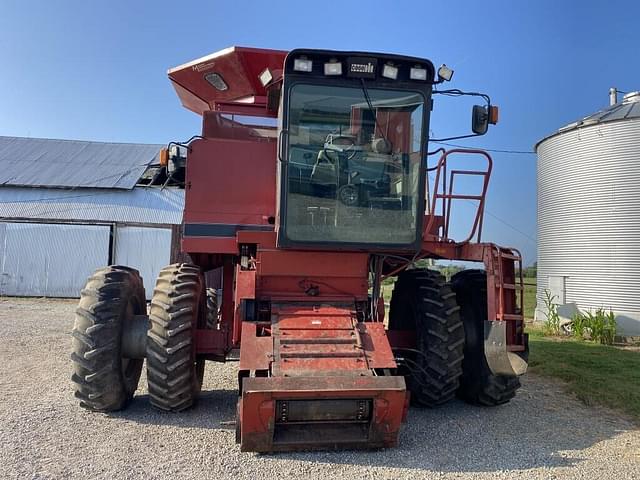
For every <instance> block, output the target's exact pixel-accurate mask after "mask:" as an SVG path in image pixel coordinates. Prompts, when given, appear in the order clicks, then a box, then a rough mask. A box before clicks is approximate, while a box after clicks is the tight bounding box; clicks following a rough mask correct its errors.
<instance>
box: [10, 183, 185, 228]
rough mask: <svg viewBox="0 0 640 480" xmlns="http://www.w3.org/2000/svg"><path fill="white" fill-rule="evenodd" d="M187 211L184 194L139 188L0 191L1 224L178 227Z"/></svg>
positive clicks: (179, 190)
mask: <svg viewBox="0 0 640 480" xmlns="http://www.w3.org/2000/svg"><path fill="white" fill-rule="evenodd" d="M183 209H184V190H181V189H174V188H165V189H160V188H154V187H148V188H145V187H138V188H134V189H133V190H125V191H123V190H104V189H81V190H61V189H53V188H21V187H3V188H0V220H3V219H4V220H6V219H27V220H32V219H37V220H64V221H80V222H85V221H86V222H105V223H136V224H161V225H177V224H180V223H181V222H182V211H183Z"/></svg>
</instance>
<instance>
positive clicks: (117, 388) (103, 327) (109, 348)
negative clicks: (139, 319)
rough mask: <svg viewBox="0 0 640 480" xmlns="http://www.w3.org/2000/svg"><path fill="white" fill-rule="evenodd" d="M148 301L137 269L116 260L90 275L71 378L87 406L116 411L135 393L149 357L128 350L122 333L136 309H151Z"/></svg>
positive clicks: (75, 338)
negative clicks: (129, 355) (129, 353)
mask: <svg viewBox="0 0 640 480" xmlns="http://www.w3.org/2000/svg"><path fill="white" fill-rule="evenodd" d="M146 305H147V304H146V301H145V294H144V287H143V284H142V278H141V277H140V274H139V273H138V271H137V270H134V269H132V268H128V267H123V266H111V267H105V268H101V269H99V270H97V271H96V272H95V273H94V274H93V275H92V276H91V277H89V280H88V281H87V284H86V285H85V287H84V289H83V290H82V292H81V294H80V303H79V305H78V308H77V309H76V317H75V322H74V326H73V330H72V332H71V335H72V337H73V340H72V349H73V351H72V353H71V359H72V360H73V375H72V377H71V380H72V381H73V383H74V384H75V396H76V398H78V399H79V400H80V405H81V406H82V407H84V408H87V409H89V410H93V411H97V412H112V411H115V410H120V409H122V408H124V407H125V406H126V405H127V403H128V402H129V401H130V400H131V398H132V397H133V394H134V392H135V391H136V389H137V388H138V381H139V380H140V372H141V371H142V364H143V362H144V360H143V359H132V358H125V357H124V356H123V354H122V335H123V331H124V330H125V329H126V327H127V326H128V324H129V323H130V322H133V320H134V318H135V316H136V315H145V314H146Z"/></svg>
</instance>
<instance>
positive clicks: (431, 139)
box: [428, 133, 482, 142]
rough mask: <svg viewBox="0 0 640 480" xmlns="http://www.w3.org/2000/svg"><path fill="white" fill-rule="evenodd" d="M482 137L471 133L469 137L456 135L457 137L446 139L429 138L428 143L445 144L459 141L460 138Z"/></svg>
mask: <svg viewBox="0 0 640 480" xmlns="http://www.w3.org/2000/svg"><path fill="white" fill-rule="evenodd" d="M481 136H482V135H481V134H479V133H472V134H470V135H458V136H457V137H447V138H430V139H428V141H429V142H446V141H447V140H460V139H461V138H471V137H481Z"/></svg>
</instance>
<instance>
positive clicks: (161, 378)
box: [147, 263, 206, 412]
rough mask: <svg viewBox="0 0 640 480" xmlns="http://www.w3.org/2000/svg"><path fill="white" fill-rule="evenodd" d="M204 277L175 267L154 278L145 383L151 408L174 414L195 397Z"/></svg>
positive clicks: (181, 266) (200, 364)
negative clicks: (198, 331)
mask: <svg viewBox="0 0 640 480" xmlns="http://www.w3.org/2000/svg"><path fill="white" fill-rule="evenodd" d="M205 308H206V301H205V299H204V278H203V276H202V272H201V271H200V268H199V267H197V266H196V265H191V264H188V263H176V264H173V265H169V266H168V267H165V268H163V269H162V270H161V271H160V274H159V275H158V280H157V282H156V287H155V289H154V291H153V298H152V300H151V309H150V312H149V320H150V328H149V331H148V333H147V381H148V385H149V398H150V400H151V404H152V405H153V406H154V407H157V408H159V409H161V410H166V411H171V412H179V411H181V410H185V409H187V408H189V407H191V406H192V405H193V404H194V403H195V402H196V399H197V397H198V395H199V393H200V389H201V385H202V378H203V374H204V360H199V361H198V360H196V349H195V339H194V332H195V329H196V327H197V325H198V323H202V322H201V320H200V319H201V317H202V318H204V321H205V322H206V312H204V311H203V310H204V309H205Z"/></svg>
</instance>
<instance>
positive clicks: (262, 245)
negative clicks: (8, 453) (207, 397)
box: [72, 47, 528, 452]
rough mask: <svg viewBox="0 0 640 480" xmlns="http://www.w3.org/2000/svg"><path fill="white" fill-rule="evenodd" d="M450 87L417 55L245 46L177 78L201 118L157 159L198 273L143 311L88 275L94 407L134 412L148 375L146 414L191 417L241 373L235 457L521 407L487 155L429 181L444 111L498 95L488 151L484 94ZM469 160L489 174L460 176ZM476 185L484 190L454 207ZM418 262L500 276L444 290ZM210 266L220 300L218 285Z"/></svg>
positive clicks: (128, 279) (127, 295)
mask: <svg viewBox="0 0 640 480" xmlns="http://www.w3.org/2000/svg"><path fill="white" fill-rule="evenodd" d="M452 74H453V71H452V70H450V69H449V68H447V67H446V66H444V65H443V66H442V67H440V68H439V69H438V71H437V72H436V70H435V69H434V67H433V65H432V63H431V62H430V61H429V60H426V59H423V58H413V57H405V56H399V55H387V54H377V53H362V52H337V51H324V50H294V51H292V52H289V53H287V52H282V51H273V50H263V49H252V48H237V47H235V48H229V49H226V50H222V51H220V52H218V53H215V54H213V55H210V56H208V57H204V58H201V59H198V60H195V61H193V62H191V63H188V64H185V65H182V66H180V67H177V68H174V69H172V70H170V71H169V78H170V80H171V82H172V84H173V86H174V88H175V90H176V92H177V94H178V96H179V97H180V100H181V101H182V104H183V105H184V106H185V107H186V108H188V109H189V110H192V111H193V112H196V113H197V114H199V115H201V116H202V121H203V125H202V135H201V136H196V137H194V138H192V139H191V140H190V141H189V142H186V143H184V144H175V143H174V144H170V148H168V150H164V151H163V152H162V155H161V156H162V162H161V163H162V164H163V165H165V166H166V175H167V177H168V180H170V179H172V178H173V179H174V180H175V179H180V180H179V181H180V182H183V185H184V188H185V194H186V204H185V210H184V218H183V225H182V227H183V237H182V240H181V241H182V244H181V245H182V251H183V252H184V254H185V256H186V255H187V254H188V257H185V258H189V259H190V260H189V263H178V264H173V265H169V266H167V267H166V268H164V269H163V270H162V271H161V272H160V275H159V277H158V279H157V283H156V287H155V289H154V293H153V299H152V301H151V306H150V310H149V313H148V315H147V309H146V303H145V294H144V289H143V284H142V279H141V278H140V276H139V274H138V272H137V271H136V270H134V269H132V268H128V267H124V266H110V267H106V268H103V269H100V270H98V271H96V272H95V274H94V275H93V276H92V277H91V278H90V279H89V281H88V283H87V285H86V287H85V289H84V290H83V291H82V296H81V299H80V305H79V307H78V310H77V315H76V321H75V327H74V330H73V353H72V359H73V366H74V374H73V381H74V383H75V385H76V391H75V394H76V397H78V398H79V399H80V404H81V405H82V406H83V407H85V408H88V409H90V410H95V411H99V412H108V411H113V410H118V409H121V408H124V407H125V406H126V405H127V403H128V401H129V400H130V399H131V398H132V396H133V394H134V391H135V390H136V388H137V386H138V381H139V377H140V372H141V369H142V366H143V362H144V359H145V358H146V361H147V373H148V375H147V376H148V387H149V398H150V400H151V403H152V405H154V406H155V407H158V408H160V409H162V410H167V411H173V412H178V411H181V410H184V409H186V408H188V407H191V406H192V405H193V404H194V402H195V401H196V399H197V397H198V393H199V391H200V388H201V383H202V378H203V372H204V365H205V360H212V361H218V362H224V361H227V360H238V358H239V365H238V389H239V400H238V405H237V422H236V425H237V427H236V431H237V441H238V442H239V443H240V448H241V449H242V450H243V451H257V452H269V451H283V450H301V449H315V448H321V449H342V448H379V447H393V446H394V445H396V444H397V443H398V433H399V431H400V427H401V424H402V422H403V421H404V420H405V418H406V416H407V410H408V407H409V403H410V401H411V402H412V403H413V404H415V405H419V406H427V407H435V406H438V405H441V404H443V403H445V402H447V401H449V400H451V399H452V398H453V397H454V396H455V395H456V394H458V395H459V396H460V397H462V398H464V399H465V400H467V401H470V402H472V403H476V404H482V405H498V404H501V403H504V402H507V401H509V400H510V399H511V398H512V397H513V396H514V395H515V392H516V390H517V389H518V387H519V386H520V383H519V380H518V376H519V375H521V374H523V373H524V372H525V370H526V367H527V352H528V348H527V336H526V334H525V333H524V332H523V326H524V321H523V315H522V312H523V308H522V301H523V297H522V294H521V292H522V278H521V275H520V274H519V272H521V268H520V267H521V265H522V260H521V257H520V254H519V253H518V252H517V251H516V250H514V249H511V248H504V247H500V246H497V245H494V244H491V243H480V235H481V230H482V218H483V210H484V203H485V195H486V192H487V186H488V183H489V176H490V174H491V166H492V160H491V157H490V156H489V155H488V154H487V153H486V152H484V151H480V150H464V149H454V150H449V151H444V150H442V149H440V150H441V151H442V154H441V156H439V160H438V161H437V163H435V164H434V166H433V167H431V168H428V166H427V158H428V154H427V152H428V149H427V145H428V140H429V138H428V133H429V118H430V112H431V109H432V95H434V94H446V95H453V96H461V95H471V96H475V97H479V98H481V99H483V101H484V105H481V106H475V107H474V108H473V112H472V113H473V115H472V117H473V121H472V130H473V132H474V133H473V135H482V134H484V133H486V131H487V128H488V125H489V124H490V123H495V122H496V121H497V108H496V107H493V106H491V103H490V99H489V97H488V96H486V95H483V94H478V93H472V92H462V91H460V90H436V89H435V88H436V85H439V84H442V83H443V82H444V81H448V80H450V79H451V76H452ZM276 121H277V125H276ZM468 136H472V135H468ZM458 138H460V137H458ZM438 153H439V152H438ZM472 157H474V158H476V159H477V160H478V165H481V167H479V168H477V169H471V170H470V169H460V168H457V169H456V168H453V167H452V166H451V164H452V163H454V162H456V161H458V159H461V158H462V159H463V160H465V159H466V158H472ZM428 171H431V172H432V173H431V175H432V178H433V181H431V180H430V177H429V176H428ZM461 177H468V178H469V177H472V178H476V179H479V180H480V183H481V188H480V191H479V192H477V193H474V194H461V193H456V191H455V190H454V179H459V178H461ZM168 180H167V181H168ZM456 200H465V201H471V202H474V205H475V208H476V209H475V216H474V218H473V221H472V226H471V228H470V230H471V231H470V233H469V235H468V236H467V237H466V238H465V239H464V240H462V241H458V240H454V239H452V238H450V234H449V229H450V224H451V206H452V204H453V203H454V202H455V201H456ZM141 248H144V246H141ZM421 259H449V260H464V261H471V262H481V263H483V264H484V270H465V271H462V272H461V273H459V274H457V275H455V276H454V277H453V278H452V280H451V282H450V283H448V282H446V281H445V278H443V276H442V275H441V274H440V273H438V272H436V271H433V270H429V269H423V268H417V267H416V266H415V263H416V262H417V261H418V260H421ZM423 263H424V262H423ZM214 269H221V271H222V289H221V290H222V292H221V294H219V295H218V296H217V300H218V301H216V297H214V296H211V297H210V298H208V297H207V291H208V289H207V288H206V285H205V281H204V276H203V273H204V272H207V271H211V270H214ZM389 277H395V278H396V279H397V280H396V282H395V287H394V290H393V295H392V298H391V306H390V312H389V318H388V319H386V320H385V308H384V301H383V297H382V294H381V282H382V281H383V279H385V278H389Z"/></svg>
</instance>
